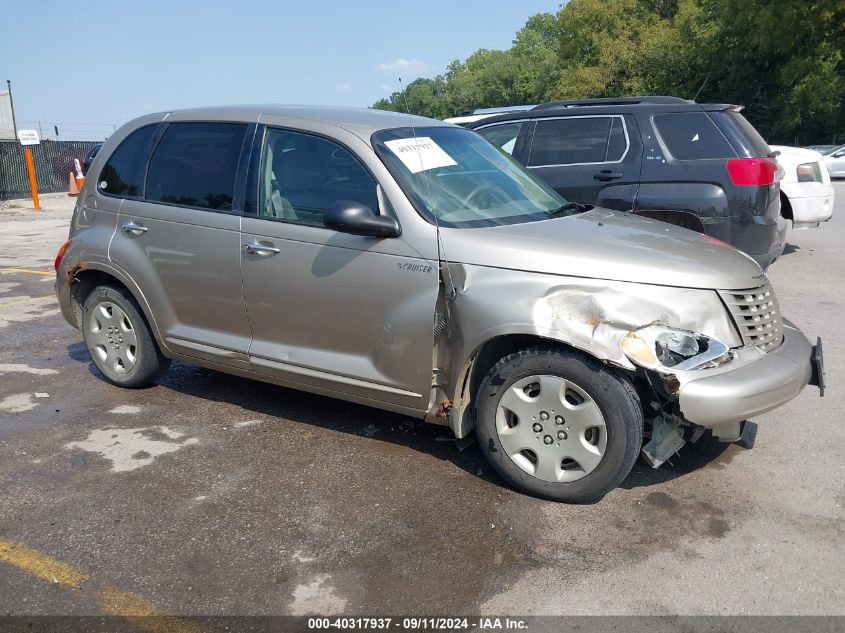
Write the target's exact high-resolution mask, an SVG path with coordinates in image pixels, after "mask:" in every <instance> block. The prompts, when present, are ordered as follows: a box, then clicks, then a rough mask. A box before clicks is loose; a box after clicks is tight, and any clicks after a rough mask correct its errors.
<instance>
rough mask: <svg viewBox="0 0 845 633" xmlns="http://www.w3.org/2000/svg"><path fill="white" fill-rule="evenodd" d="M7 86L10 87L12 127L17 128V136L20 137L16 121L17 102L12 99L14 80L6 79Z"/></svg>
mask: <svg viewBox="0 0 845 633" xmlns="http://www.w3.org/2000/svg"><path fill="white" fill-rule="evenodd" d="M6 88H8V89H9V105H10V106H11V107H12V127H13V128H14V130H15V138H18V124H17V122H16V121H15V102H14V100H13V99H12V82H11V81H9V80H8V79H7V80H6Z"/></svg>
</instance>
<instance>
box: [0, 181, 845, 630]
mask: <svg viewBox="0 0 845 633" xmlns="http://www.w3.org/2000/svg"><path fill="white" fill-rule="evenodd" d="M836 190H837V191H836V194H837V202H836V210H835V212H834V218H833V220H832V221H831V222H829V223H827V224H825V225H823V226H822V227H821V228H819V229H813V230H804V231H797V232H794V233H792V235H791V236H790V246H789V247H788V249H787V252H786V253H785V255H784V256H783V257H782V258H781V259H780V260H779V261H778V262H776V263H775V264H774V265H773V267H772V268H771V269H770V277H771V279H772V282H773V285H774V287H775V289H776V291H777V293H778V297H779V300H780V305H781V308H782V311H783V313H784V315H785V316H787V317H788V318H789V319H790V320H792V321H793V322H794V323H796V324H797V325H799V326H800V327H801V328H802V329H803V330H804V331H805V333H806V334H807V335H808V336H812V337H815V336H821V337H822V338H823V339H824V346H825V354H826V362H827V379H828V383H829V388H828V392H827V395H826V396H825V397H824V398H819V396H818V391H817V390H816V389H813V388H808V389H806V390H805V391H804V392H803V393H802V394H801V395H800V396H799V397H798V398H797V399H796V400H794V401H792V402H790V403H789V404H787V405H786V406H784V407H782V408H781V409H779V410H776V411H774V412H772V413H769V414H766V415H764V416H760V417H759V418H757V419H755V422H757V423H758V424H759V433H758V435H757V443H756V446H755V448H754V449H753V450H744V449H741V448H739V447H737V446H734V445H723V444H718V443H715V442H713V441H710V440H702V441H701V442H700V443H699V444H697V445H694V446H688V447H685V448H684V449H683V450H682V451H681V454H680V455H679V456H677V457H676V458H674V459H673V460H672V464H671V465H667V466H664V467H663V468H661V469H659V470H652V469H650V468H648V467H646V466H644V465H642V464H639V463H638V464H637V466H636V467H635V470H634V472H633V473H632V474H631V476H630V477H628V479H627V480H626V481H625V482H624V483H623V485H622V486H621V487H619V488H618V489H616V490H614V491H613V492H611V493H610V494H609V495H607V497H605V498H604V499H603V500H602V501H600V502H598V503H595V504H592V505H582V506H569V505H562V504H556V503H552V502H547V501H541V500H537V499H533V498H530V497H527V496H524V495H522V494H520V493H518V492H515V491H513V490H511V489H510V488H508V487H507V486H506V485H505V484H504V483H503V482H502V481H501V480H500V479H499V478H498V477H497V476H496V475H495V474H494V473H493V472H491V469H490V468H489V467H488V466H487V465H486V463H485V461H484V459H483V457H482V456H481V453H480V452H479V449H478V447H477V446H476V445H474V444H473V445H471V446H469V447H468V448H466V449H465V450H464V451H463V452H462V451H461V450H459V448H458V446H456V444H455V442H453V441H451V440H450V439H449V433H448V431H447V430H446V429H444V428H442V427H436V426H430V425H426V424H423V423H421V422H417V421H414V420H411V419H408V418H405V417H403V416H399V415H395V414H391V413H385V412H381V411H377V410H374V409H369V408H366V407H363V406H357V405H353V404H347V403H344V402H340V401H335V400H331V399H328V398H322V397H318V396H313V395H308V394H303V393H299V392H296V391H291V390H287V389H283V388H280V387H274V386H270V385H265V384H262V383H259V382H252V381H249V380H245V379H240V378H235V377H231V376H227V375H224V374H219V373H216V372H213V371H208V370H204V369H198V368H195V367H191V366H188V365H183V364H174V366H173V368H172V369H171V371H170V373H169V374H168V375H167V376H166V377H165V378H164V379H163V380H162V381H161V382H160V384H159V385H157V386H154V387H151V388H148V389H143V390H137V391H129V390H122V389H119V388H117V387H113V386H111V385H109V384H107V383H105V382H104V381H103V380H102V378H101V377H100V376H99V375H98V374H97V372H96V370H95V369H93V366H92V365H91V363H90V362H89V359H88V357H87V353H86V351H85V348H84V346H83V344H82V342H81V341H82V337H81V335H80V333H79V332H78V331H76V330H74V329H72V328H71V327H70V326H69V325H68V324H67V323H66V322H65V321H64V320H63V319H62V317H61V315H60V314H59V312H58V308H57V304H56V303H55V300H54V299H53V298H52V291H53V279H52V277H51V276H50V275H49V274H46V275H45V274H37V273H38V272H46V273H50V272H51V271H52V260H53V258H54V256H55V252H56V250H57V248H58V246H59V245H60V244H61V242H63V241H64V239H66V234H67V225H68V221H69V218H70V208H71V207H72V204H73V201H72V199H70V198H65V197H61V196H54V197H45V199H44V200H43V201H42V204H43V205H44V207H45V208H47V209H48V210H47V211H44V212H41V213H35V212H33V211H31V210H27V209H25V208H9V207H8V206H6V207H5V208H0V270H2V272H0V561H5V562H0V613H10V614H99V613H124V612H138V610H139V609H141V611H143V609H142V608H141V607H139V606H138V605H146V607H145V608H147V609H148V610H149V609H158V610H160V612H167V613H175V614H202V615H220V614H226V615H232V614H303V613H309V612H320V613H324V614H329V613H345V614H387V613H393V614H396V613H415V614H429V615H431V614H437V615H449V614H457V613H463V614H469V613H479V612H481V613H500V614H501V613H519V614H558V613H564V614H635V613H636V614H639V613H647V614H795V615H800V614H840V615H841V614H845V583H843V577H845V574H843V572H845V528H843V518H845V511H844V510H843V503H845V460H843V454H845V450H844V449H845V441H843V439H844V438H845V431H843V422H845V411H844V410H843V409H844V408H845V395H843V388H842V384H843V371H844V370H845V363H844V362H843V358H845V342H843V337H842V335H841V328H842V324H843V320H842V315H843V313H845V266H843V259H844V258H845V183H843V182H840V183H837V184H836ZM10 269H13V270H10ZM22 269H25V270H22ZM36 394H40V397H39V396H38V395H36ZM44 394H47V396H46V397H44ZM4 544H5V545H4ZM4 548H5V549H4ZM21 548H26V549H21ZM4 552H5V553H4ZM74 574H77V575H74ZM109 592H111V593H109ZM121 600H122V601H121ZM133 600H134V602H133ZM133 605H134V606H133ZM133 609H134V611H133Z"/></svg>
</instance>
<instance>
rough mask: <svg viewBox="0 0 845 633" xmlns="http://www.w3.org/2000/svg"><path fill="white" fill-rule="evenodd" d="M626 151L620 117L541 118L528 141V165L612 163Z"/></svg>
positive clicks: (626, 145)
mask: <svg viewBox="0 0 845 633" xmlns="http://www.w3.org/2000/svg"><path fill="white" fill-rule="evenodd" d="M627 149H628V142H627V138H626V136H625V128H624V122H623V120H622V117H620V116H588V117H565V118H559V119H541V120H538V121H537V123H536V128H535V130H534V136H533V138H532V140H531V150H530V153H529V156H528V165H529V166H530V167H540V166H547V165H583V164H592V163H612V162H618V161H620V160H622V158H623V157H624V155H625V152H626V151H627Z"/></svg>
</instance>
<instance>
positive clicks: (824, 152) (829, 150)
mask: <svg viewBox="0 0 845 633" xmlns="http://www.w3.org/2000/svg"><path fill="white" fill-rule="evenodd" d="M842 150H845V145H835V146H833V147H828V148H826V149H823V150H822V156H830V155H831V154H835V153H836V152H841V151H842Z"/></svg>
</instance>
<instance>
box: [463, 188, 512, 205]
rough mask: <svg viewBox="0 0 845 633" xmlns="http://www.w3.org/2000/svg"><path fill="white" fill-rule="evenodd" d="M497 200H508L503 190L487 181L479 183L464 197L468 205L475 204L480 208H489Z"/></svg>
mask: <svg viewBox="0 0 845 633" xmlns="http://www.w3.org/2000/svg"><path fill="white" fill-rule="evenodd" d="M496 202H506V200H505V199H504V197H503V196H502V192H501V191H499V190H498V189H496V188H494V187H492V186H490V185H488V184H486V183H485V184H481V185H478V186H477V187H476V188H475V189H473V190H472V191H470V192H469V193H468V194H467V196H466V198H464V203H465V204H466V205H467V206H473V207H477V208H479V209H489V208H490V207H491V206H492V205H493V204H495V203H496Z"/></svg>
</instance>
